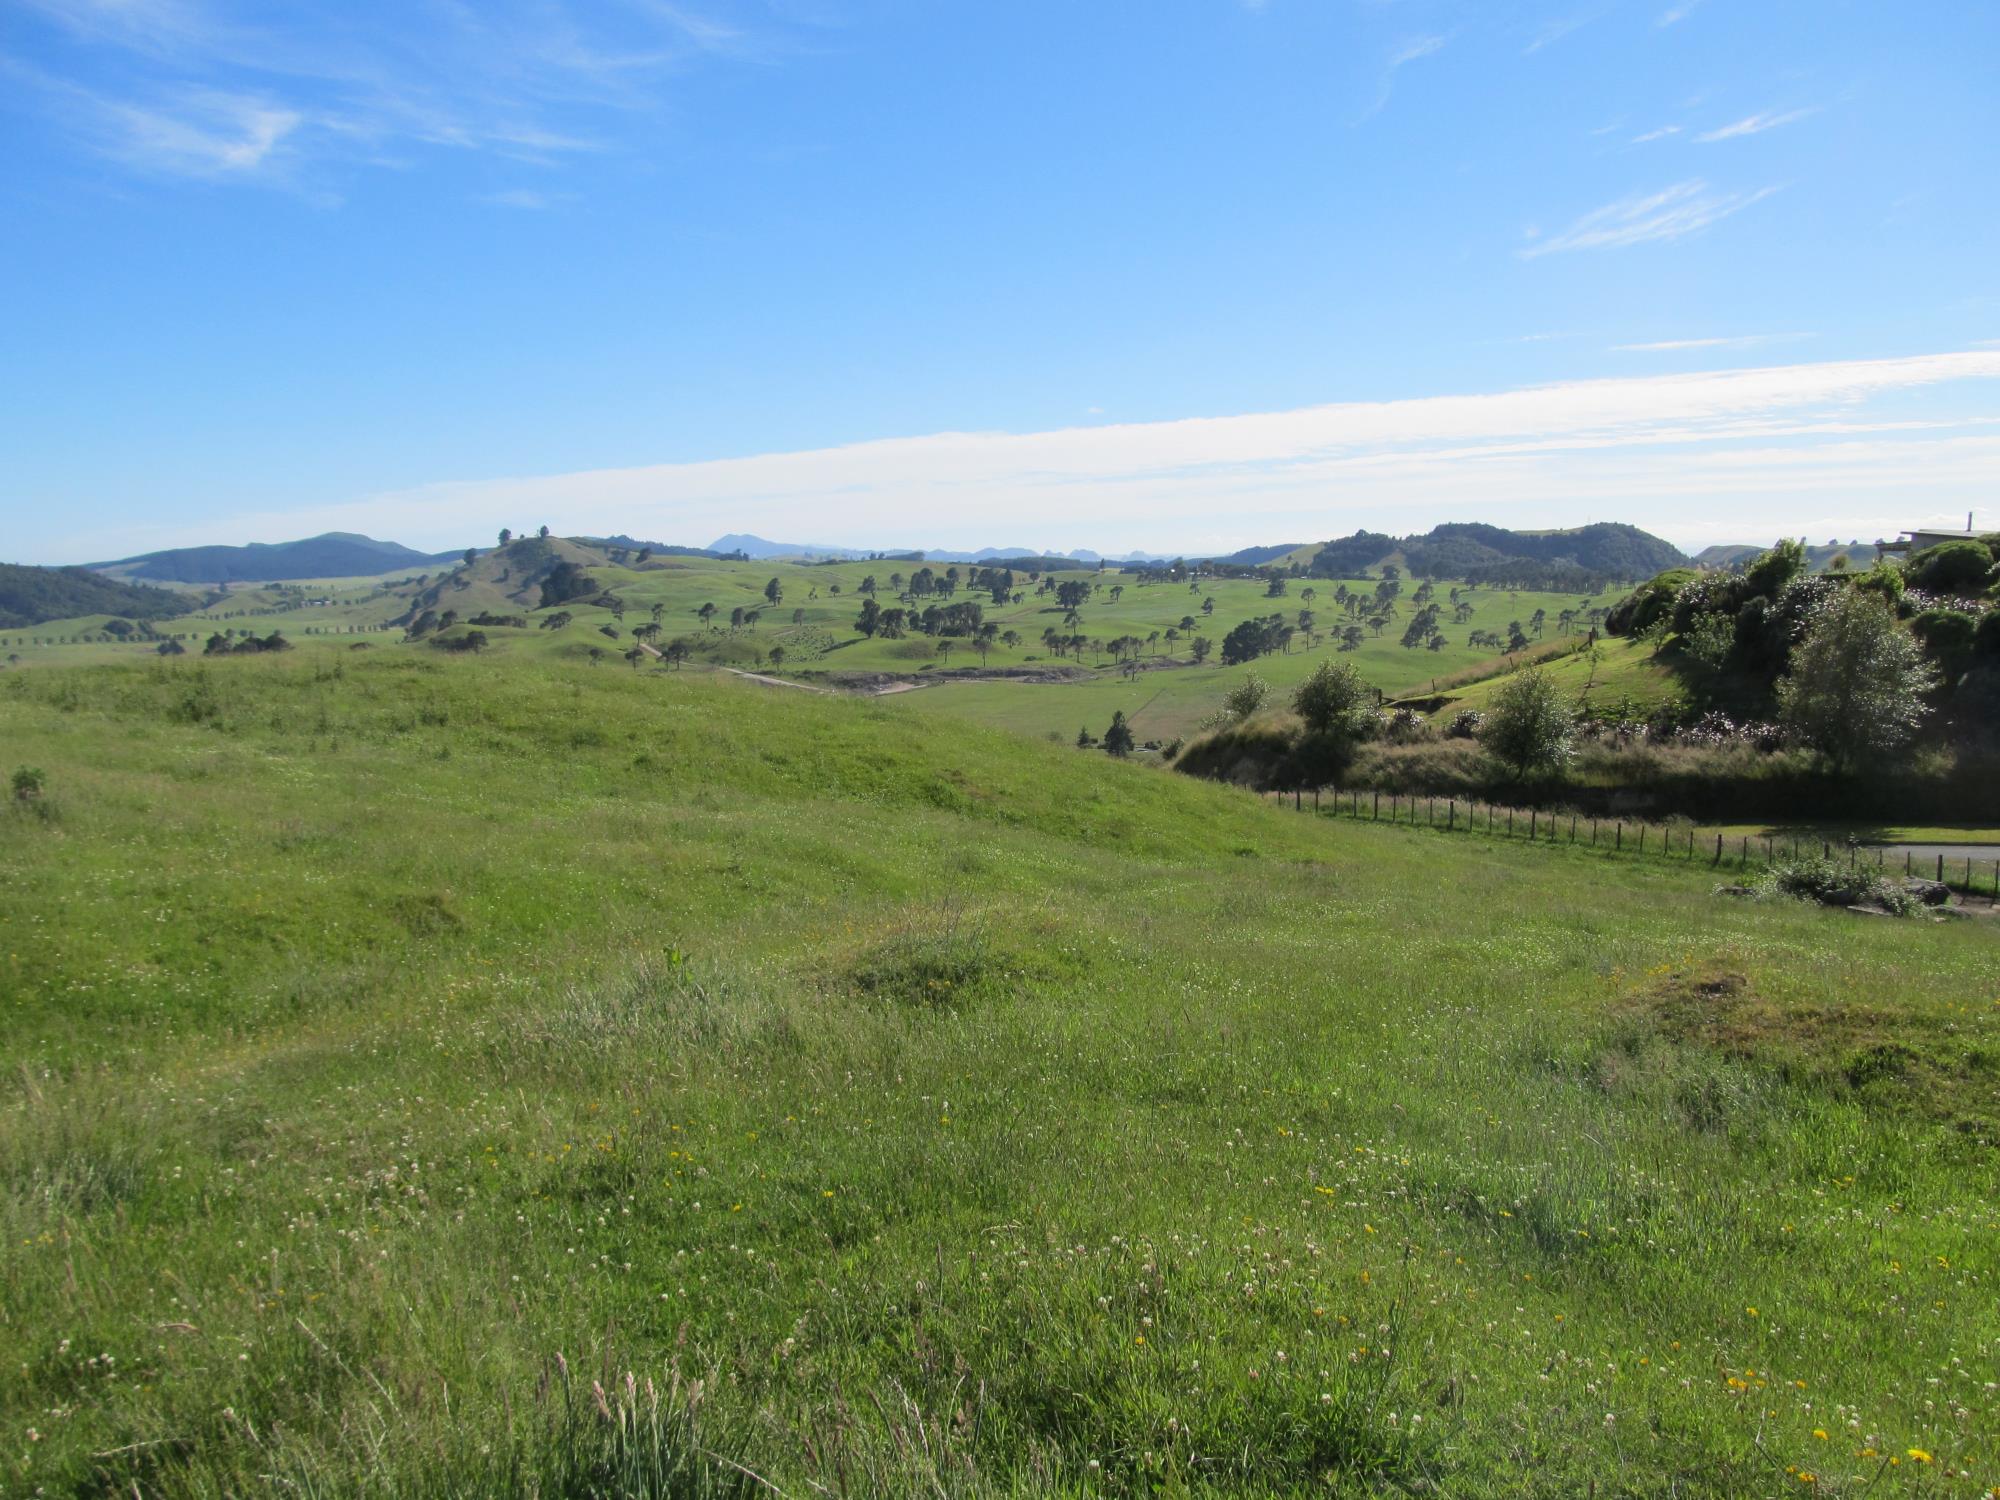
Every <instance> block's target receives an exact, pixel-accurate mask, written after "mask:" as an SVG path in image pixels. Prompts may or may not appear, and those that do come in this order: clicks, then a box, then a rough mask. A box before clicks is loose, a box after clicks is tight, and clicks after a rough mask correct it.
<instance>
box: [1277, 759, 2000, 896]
mask: <svg viewBox="0 0 2000 1500" xmlns="http://www.w3.org/2000/svg"><path fill="white" fill-rule="evenodd" d="M1265 796H1266V797H1267V799H1269V800H1271V801H1274V802H1277V803H1279V804H1282V805H1289V806H1290V807H1292V808H1293V809H1294V810H1295V811H1298V812H1310V813H1316V814H1318V815H1319V816H1321V817H1339V818H1352V819H1355V820H1358V821H1361V822H1375V823H1391V824H1400V825H1403V826H1405V827H1418V828H1434V829H1437V830H1438V831H1439V832H1441V833H1466V834H1476V835H1480V836H1485V837H1492V838H1500V839H1513V840H1516V841H1518V842H1527V843H1535V844H1548V845H1565V846H1574V847H1578V848H1590V849H1595V850H1598V851H1599V852H1601V853H1604V854H1609V855H1614V856H1625V857H1628V858H1633V859H1657V860H1672V861H1674V862H1676V863H1679V864H1688V865H1706V866H1708V867H1709V868H1710V869H1715V870H1749V869H1752V868H1753V867H1754V868H1763V869H1769V868H1770V867H1771V866H1773V865H1778V864H1783V863H1786V862H1794V861H1797V860H1800V859H1806V858H1810V857H1812V856H1814V855H1817V856H1819V857H1820V858H1822V859H1844V860H1845V862H1846V863H1847V865H1848V867H1849V868H1850V869H1853V868H1861V867H1864V866H1870V865H1872V866H1873V867H1874V868H1875V870H1877V871H1878V872H1879V873H1881V874H1883V875H1897V874H1900V875H1904V876H1920V877H1922V878H1924V879H1926V880H1935V881H1937V882H1939V883H1940V884H1942V885H1947V886H1950V887H1951V888H1952V889H1953V890H1955V891H1960V892H1963V893H1965V894H1967V895H1976V896H1991V897H1993V898H1994V899H1995V900H2000V853H1996V855H1995V856H1994V857H1993V858H1991V859H1975V858H1972V857H1970V856H1965V857H1947V856H1946V855H1944V854H1937V855H1935V856H1933V855H1928V854H1926V855H1919V854H1917V853H1916V852H1915V851H1914V850H1912V849H1907V848H1906V849H1890V848H1887V847H1884V846H1882V845H1863V844H1858V843H1853V842H1845V841H1843V842H1840V843H1836V842H1834V841H1833V840H1831V839H1826V838H1813V837H1810V836H1808V835H1805V834H1800V833H1792V834H1734V835H1731V834H1724V833H1708V832H1704V831H1702V830H1700V829H1698V828H1695V827H1693V826H1692V825H1689V824H1676V823H1651V822H1647V821H1645V820H1643V819H1633V818H1602V817H1590V816H1588V815H1586V814H1583V813H1579V812H1565V811H1561V810H1554V811H1552V810H1550V809H1547V808H1538V807H1513V806H1510V805H1507V804H1505V803H1496V802H1481V801H1477V800H1468V799H1465V798H1459V797H1419V796H1405V795H1402V794H1400V793H1394V792H1379V791H1372V790H1369V791H1362V790H1358V789H1354V788H1348V789H1345V790H1343V789H1341V788H1339V787H1314V788H1311V789H1310V790H1304V789H1300V790H1293V791H1289V792H1268V793H1266V794H1265ZM1898 856H1900V858H1899V857H1898Z"/></svg>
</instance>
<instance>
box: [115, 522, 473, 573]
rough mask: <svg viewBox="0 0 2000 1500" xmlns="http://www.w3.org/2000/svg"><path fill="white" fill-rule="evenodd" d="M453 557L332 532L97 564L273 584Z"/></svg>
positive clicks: (413, 566)
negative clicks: (299, 538) (281, 540)
mask: <svg viewBox="0 0 2000 1500" xmlns="http://www.w3.org/2000/svg"><path fill="white" fill-rule="evenodd" d="M455 557H456V554H455V553H450V552H443V553H428V552H418V551H415V550H413V549H412V548H409V547H405V546H403V545H402V544H401V543H399V542H378V541H376V540H375V539H374V538H373V537H367V536H359V535H357V534H355V533H354V532H350V531H329V532H327V533H325V534H324V535H322V536H315V537H308V538H306V539H305V540H304V541H298V542H251V543H249V544H248V545H246V546H241V547H176V548H174V549H172V550H170V551H166V552H146V553H142V554H140V555H139V556H137V557H127V558H121V559H119V560H118V561H117V562H108V563H93V564H91V566H92V568H93V569H95V570H96V571H98V572H103V573H110V574H113V575H114V576H116V577H119V578H129V579H140V580H150V581H154V582H162V583H271V582H275V581H277V580H279V579H317V578H350V577H359V576H362V575H365V574H374V573H394V572H400V571H405V570H408V571H411V572H416V571H420V570H422V569H425V568H430V567H435V566H437V565H438V564H439V563H441V562H445V561H450V560H454V559H455Z"/></svg>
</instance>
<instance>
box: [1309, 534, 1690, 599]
mask: <svg viewBox="0 0 2000 1500" xmlns="http://www.w3.org/2000/svg"><path fill="white" fill-rule="evenodd" d="M1391 561H1394V562H1397V563H1399V564H1400V565H1401V566H1403V567H1404V568H1406V569H1407V570H1408V571H1409V572H1410V573H1411V574H1412V575H1413V576H1416V577H1420V578H1466V579H1472V580H1475V581H1479V582H1518V581H1521V580H1522V579H1524V578H1527V577H1529V576H1532V575H1545V576H1546V575H1560V574H1563V573H1574V574H1576V575H1579V577H1581V576H1583V575H1588V576H1591V577H1595V578H1602V579H1623V580H1628V581H1637V580H1639V579H1642V578H1651V577H1652V576H1653V575H1654V574H1655V573H1658V572H1661V571H1662V570H1664V569H1666V568H1672V567H1680V566H1683V565H1684V564H1685V563H1686V562H1687V558H1686V557H1684V556H1683V555H1682V554H1681V551H1680V549H1679V548H1677V547H1675V546H1674V545H1673V544H1672V543H1670V542H1665V541H1662V540H1661V539H1660V538H1659V537H1656V536H1653V535H1651V534H1650V533H1648V532H1644V531H1641V530H1640V529H1639V528H1638V527H1636V526H1626V525H1621V524H1617V523H1613V522H1597V523H1594V524H1592V525H1589V526H1578V527H1575V528H1572V529H1570V530H1567V531H1509V530H1507V529H1505V528H1504V527H1499V526H1488V525H1484V524H1482V523H1478V522H1449V523H1446V524H1445V525H1441V526H1435V527H1433V528H1432V529H1431V530H1430V531H1429V532H1428V533H1426V534H1424V535H1421V536H1406V537H1402V538H1400V539H1399V538H1396V537H1391V536H1385V535H1383V534H1381V533H1379V532H1367V531H1358V532H1356V533H1355V534H1354V535H1353V536H1351V537H1343V538H1341V539H1340V540H1338V541H1333V542H1328V543H1326V544H1325V545H1324V546H1323V547H1322V548H1320V550H1319V552H1318V553H1317V555H1316V556H1315V557H1314V559H1313V561H1312V563H1311V568H1312V571H1313V572H1314V573H1316V574H1318V575H1319V576H1321V577H1326V578H1344V577H1349V576H1353V575H1356V574H1359V573H1360V572H1362V571H1363V570H1364V569H1371V568H1379V567H1380V566H1381V565H1382V564H1384V563H1387V562H1391ZM1537 582H1538V586H1542V587H1549V586H1556V587H1563V586H1566V585H1564V584H1561V583H1556V582H1554V579H1553V578H1552V577H1551V578H1549V579H1548V581H1546V582H1544V581H1541V580H1540V579H1537Z"/></svg>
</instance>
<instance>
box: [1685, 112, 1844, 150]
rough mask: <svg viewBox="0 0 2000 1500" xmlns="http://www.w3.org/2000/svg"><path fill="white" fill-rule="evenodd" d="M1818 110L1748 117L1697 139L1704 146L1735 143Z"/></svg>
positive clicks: (1707, 132)
mask: <svg viewBox="0 0 2000 1500" xmlns="http://www.w3.org/2000/svg"><path fill="white" fill-rule="evenodd" d="M1818 112H1819V111H1818V110H1817V109H1791V110H1786V111H1785V112H1784V113H1783V114H1776V113H1769V112H1767V113H1763V114H1755V115H1748V116H1746V117H1745V118H1743V119H1741V120H1738V121H1736V122H1735V123H1734V124H1733V125H1724V126H1722V127H1721V128H1720V129H1718V130H1710V131H1705V132H1703V133H1702V134H1701V135H1698V136H1696V137H1695V139H1696V140H1697V141H1699V142H1701V143H1702V144H1703V145H1704V146H1712V145H1714V144H1715V143H1716V142H1717V141H1733V140H1736V139H1738V138H1739V137H1742V136H1746V135H1762V134H1763V133H1764V132H1765V131H1767V130H1776V129H1777V128H1778V127H1779V126H1780V125H1790V124H1791V123H1792V122H1793V121H1795V120H1803V119H1805V118H1806V117H1807V116H1808V115H1813V114H1817V113H1818Z"/></svg>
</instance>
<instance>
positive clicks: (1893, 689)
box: [1777, 589, 1938, 769]
mask: <svg viewBox="0 0 2000 1500" xmlns="http://www.w3.org/2000/svg"><path fill="white" fill-rule="evenodd" d="M1937 681H1938V674H1937V670H1936V668H1934V667H1932V666H1931V664H1930V663H1929V662H1927V661H1925V660H1924V655H1923V651H1922V649H1921V648H1920V647H1919V646H1918V645H1917V643H1916V641H1915V640H1914V639H1913V638H1912V637H1911V636H1910V635H1909V633H1908V632H1906V631H1904V630H1903V629H1902V628H1901V627H1900V626H1898V625H1897V624H1896V620H1895V617H1894V616H1893V615H1891V614H1890V613H1889V610H1888V607H1887V606H1886V605H1884V604H1883V603H1882V602H1881V600H1880V599H1879V598H1878V597H1876V596H1875V595H1873V594H1870V593H1865V592H1863V591H1860V590H1857V589H1842V590H1841V591H1840V592H1839V593H1837V594H1835V595H1833V596H1832V597H1831V598H1829V599H1828V600H1827V601H1826V602H1825V603H1823V604H1822V605H1821V606H1820V607H1819V609H1818V611H1817V612H1816V613H1815V614H1814V615H1813V617H1812V619H1811V621H1810V622H1809V623H1808V624H1807V626H1806V633H1805V636H1804V637H1803V638H1802V639H1801V640H1800V641H1799V644H1798V646H1797V647H1796V649H1794V651H1793V653H1792V669H1791V671H1790V673H1789V674H1788V675H1787V676H1785V677H1784V678H1783V679H1781V680H1780V681H1779V683H1778V690H1777V691H1778V715H1779V719H1780V721H1781V722H1782V723H1783V724H1784V726H1785V730H1786V732H1787V733H1788V734H1789V735H1791V736H1792V738H1794V739H1795V740H1797V741H1798V742H1799V743H1801V744H1804V745H1808V746H1810V747H1811V748H1812V749H1814V750H1817V751H1818V752H1819V753H1820V754H1822V755H1824V756H1826V758H1827V759H1829V760H1831V761H1832V762H1833V763H1834V764H1835V765H1837V766H1840V767H1842V768H1844V769H1851V768H1854V767H1857V766H1863V765H1874V764H1880V763H1882V762H1884V761H1886V760H1888V759H1889V758H1890V757H1891V756H1893V755H1895V754H1896V752H1898V751H1899V750H1902V749H1903V748H1904V747H1905V746H1907V745H1908V744H1909V743H1910V741H1911V740H1912V739H1914V738H1915V737H1916V733H1917V730H1918V729H1919V728H1920V727H1921V726H1922V724H1923V720H1924V715H1925V713H1926V711H1927V705H1926V703H1925V695H1926V694H1928V693H1929V692H1930V691H1931V690H1932V689H1933V688H1935V687H1936V686H1937Z"/></svg>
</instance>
